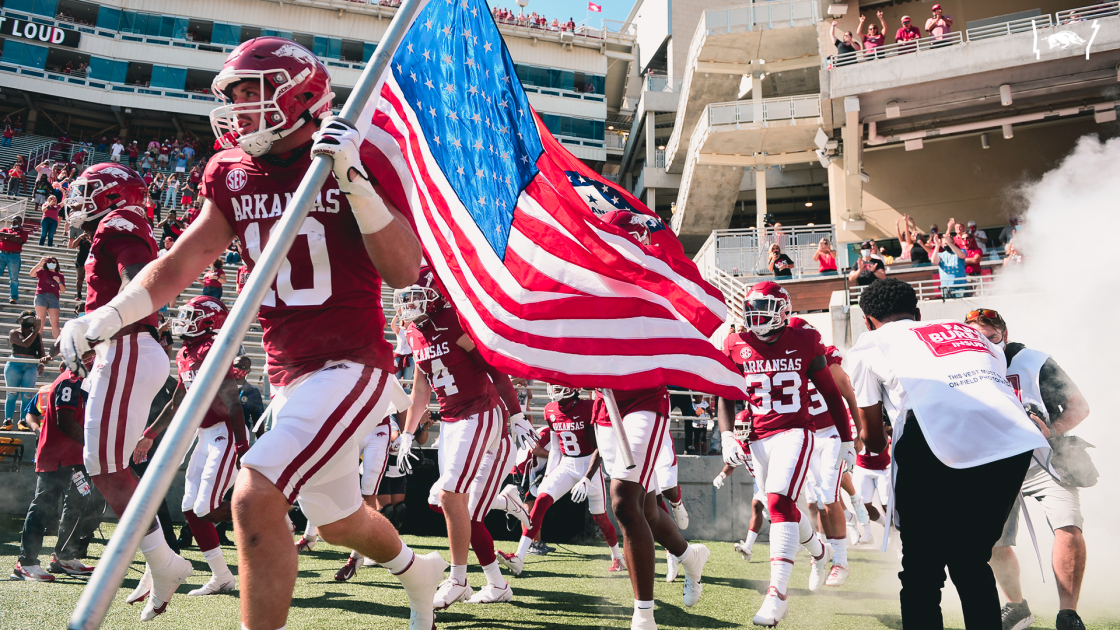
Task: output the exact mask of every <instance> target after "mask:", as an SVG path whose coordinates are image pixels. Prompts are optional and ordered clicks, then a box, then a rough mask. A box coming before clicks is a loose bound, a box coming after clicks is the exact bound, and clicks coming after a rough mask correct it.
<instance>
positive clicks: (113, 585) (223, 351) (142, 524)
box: [69, 0, 424, 630]
mask: <svg viewBox="0 0 1120 630" xmlns="http://www.w3.org/2000/svg"><path fill="white" fill-rule="evenodd" d="M423 4H424V0H404V2H403V3H402V4H401V6H400V8H398V9H397V14H396V15H395V16H393V21H392V22H391V23H390V24H389V28H388V30H387V31H386V32H385V36H384V37H383V38H382V40H381V42H380V43H379V44H378V46H377V50H376V51H375V52H374V54H373V57H372V58H371V59H370V60H369V63H367V64H366V68H365V71H364V72H363V73H362V76H361V77H360V78H359V79H358V83H357V85H355V86H354V91H353V92H351V94H350V98H349V99H347V101H346V105H344V106H343V108H342V111H341V116H342V117H343V118H345V119H347V120H349V121H353V120H355V119H356V118H357V117H358V116H359V115H360V114H361V112H362V109H363V108H364V107H365V104H366V102H367V101H368V100H369V99H370V98H372V97H374V93H373V91H374V89H375V88H376V87H377V83H378V79H379V78H380V77H381V75H382V74H383V73H384V72H385V70H386V68H387V67H388V65H389V61H390V60H391V59H392V56H393V53H395V52H396V49H397V47H398V46H399V45H400V42H401V40H403V39H404V36H405V33H407V32H408V27H409V25H411V23H412V20H413V17H414V16H415V15H416V13H417V12H418V11H419V10H420V7H421V5H423ZM330 172H331V158H329V157H327V156H322V155H319V156H315V158H313V159H312V161H311V167H310V168H309V169H308V170H307V173H306V174H305V175H304V177H303V181H302V182H300V185H299V187H298V188H297V189H296V192H295V195H294V196H293V198H292V201H291V203H289V204H288V207H287V208H286V209H285V211H284V216H283V217H281V219H280V220H279V221H278V222H277V223H276V225H275V226H274V227H273V229H272V234H271V237H270V238H269V240H268V245H267V246H266V247H265V250H264V252H263V254H262V255H261V257H260V259H259V260H258V261H257V265H256V267H255V268H254V269H253V273H252V274H251V275H250V276H249V280H248V282H247V283H246V284H245V288H244V290H243V291H242V292H241V295H240V296H239V297H238V299H237V302H236V303H235V304H234V306H233V310H232V311H231V312H230V315H229V318H228V319H227V320H226V323H225V325H224V326H223V327H222V330H221V332H220V333H219V334H218V337H217V339H216V340H215V341H214V346H213V349H212V350H211V352H210V354H209V355H208V356H207V357H206V361H205V362H203V364H202V369H201V370H199V372H198V376H197V377H196V378H195V382H194V385H193V386H192V387H191V389H190V391H188V392H187V396H186V398H184V399H183V403H182V405H181V406H180V407H179V411H178V412H177V413H176V414H175V419H174V420H172V422H171V426H169V427H168V428H167V433H166V435H165V436H164V438H163V442H162V444H161V445H160V448H159V449H158V450H157V451H156V454H155V456H154V457H153V458H152V463H151V464H150V465H149V466H148V470H147V472H146V473H145V474H144V477H143V479H141V480H140V485H139V487H137V488H136V493H135V494H134V495H133V497H132V500H131V501H129V504H128V508H127V509H126V510H125V512H124V514H123V515H121V520H120V524H119V525H118V526H117V529H116V531H115V532H114V533H113V537H112V539H111V540H110V541H109V545H108V546H107V547H106V548H105V553H104V554H103V555H102V557H101V562H99V563H98V565H97V569H96V570H95V571H94V573H93V576H92V577H91V578H90V581H89V584H87V585H86V588H85V590H83V591H82V596H81V599H79V600H78V605H77V607H76V608H75V609H74V613H73V614H72V615H71V617H70V624H69V628H70V630H93V629H94V628H98V627H100V626H101V623H102V621H103V620H104V618H105V613H106V612H107V611H108V609H109V606H110V605H111V604H112V602H113V597H114V596H115V595H116V594H117V589H118V588H119V587H120V584H121V580H123V579H124V575H125V573H126V572H127V571H128V568H129V565H130V564H131V563H132V559H133V558H134V557H135V555H136V550H137V548H138V547H139V546H140V539H141V538H143V536H144V534H145V532H146V531H147V529H148V526H149V525H150V524H151V523H152V519H153V518H154V517H155V515H156V510H157V509H158V508H159V504H160V503H161V502H162V501H163V498H164V496H165V495H166V494H167V489H168V488H169V487H170V486H171V481H172V480H173V479H174V477H175V473H176V471H178V470H179V463H180V462H181V461H183V456H184V455H185V454H186V452H187V449H188V448H189V447H190V445H191V442H192V441H193V439H194V433H195V430H196V429H197V428H198V426H199V424H201V422H202V417H203V415H205V413H206V410H207V409H209V408H210V403H211V401H212V400H213V399H214V396H216V395H217V394H218V388H219V387H220V386H221V384H222V379H223V378H224V376H225V373H226V372H227V371H228V370H229V366H230V365H231V364H232V363H233V359H234V357H235V356H236V355H237V350H238V347H239V346H240V345H241V340H242V339H244V337H245V333H246V331H248V329H249V325H250V324H251V323H252V322H253V321H254V320H255V319H256V317H257V311H258V309H259V308H260V305H261V302H262V301H263V300H264V296H265V293H266V292H267V291H268V290H269V287H270V286H271V285H272V282H273V280H274V279H275V278H276V273H277V271H279V269H280V265H281V263H282V262H283V261H284V258H285V257H286V256H287V255H288V250H289V249H291V247H292V243H293V242H294V241H295V239H296V236H297V234H298V233H299V230H300V228H301V227H302V225H303V221H304V219H305V218H306V217H307V214H308V212H310V210H311V205H312V203H313V202H314V201H315V197H316V195H317V194H318V193H319V189H321V188H322V187H323V184H324V183H325V182H326V181H327V175H328V174H329V173H330Z"/></svg>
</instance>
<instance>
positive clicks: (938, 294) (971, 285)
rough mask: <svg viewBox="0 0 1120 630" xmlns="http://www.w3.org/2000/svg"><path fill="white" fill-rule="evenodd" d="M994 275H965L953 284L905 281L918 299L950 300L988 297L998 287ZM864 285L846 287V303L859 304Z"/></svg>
mask: <svg viewBox="0 0 1120 630" xmlns="http://www.w3.org/2000/svg"><path fill="white" fill-rule="evenodd" d="M934 269H936V268H934ZM995 278H996V276H967V277H965V278H964V279H963V280H960V281H958V282H956V283H955V284H947V285H944V286H942V283H941V280H940V279H937V280H915V281H912V282H907V283H906V284H909V285H910V286H912V287H914V291H915V292H916V293H917V294H918V299H919V300H950V299H957V298H966V297H988V296H991V295H994V294H995V292H996V289H997V288H998V284H999V283H998V282H996V279H995ZM863 289H864V287H861V286H858V285H857V286H851V287H848V303H849V304H859V296H860V294H861V293H863Z"/></svg>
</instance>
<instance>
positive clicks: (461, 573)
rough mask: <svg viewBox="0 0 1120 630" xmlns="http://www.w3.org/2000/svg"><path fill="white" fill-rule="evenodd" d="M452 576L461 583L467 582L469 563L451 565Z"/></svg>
mask: <svg viewBox="0 0 1120 630" xmlns="http://www.w3.org/2000/svg"><path fill="white" fill-rule="evenodd" d="M451 577H452V578H454V579H455V581H456V582H458V583H460V584H466V583H467V565H465V564H453V565H451Z"/></svg>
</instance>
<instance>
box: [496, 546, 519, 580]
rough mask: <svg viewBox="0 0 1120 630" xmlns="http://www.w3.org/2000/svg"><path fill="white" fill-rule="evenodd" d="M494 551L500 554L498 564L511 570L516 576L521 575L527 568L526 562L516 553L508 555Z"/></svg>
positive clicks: (500, 551) (497, 550) (498, 550)
mask: <svg viewBox="0 0 1120 630" xmlns="http://www.w3.org/2000/svg"><path fill="white" fill-rule="evenodd" d="M494 551H496V552H497V554H498V564H500V565H502V566H503V567H505V568H507V569H509V571H510V573H512V574H514V575H521V570H522V569H524V568H525V560H524V559H523V558H522V557H521V556H519V555H517V554H515V553H506V552H504V551H502V550H500V549H495V550H494Z"/></svg>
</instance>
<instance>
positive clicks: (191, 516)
mask: <svg viewBox="0 0 1120 630" xmlns="http://www.w3.org/2000/svg"><path fill="white" fill-rule="evenodd" d="M183 518H185V519H187V525H189V526H190V528H191V534H193V535H194V541H195V542H196V543H198V549H199V550H200V551H202V552H203V553H206V552H207V551H210V550H211V549H214V548H215V547H217V548H219V549H220V547H218V545H219V543H218V528H217V527H215V526H214V524H213V523H211V522H210V521H204V520H202V519H201V518H199V517H198V516H197V515H195V513H194V510H187V511H186V512H183Z"/></svg>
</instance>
